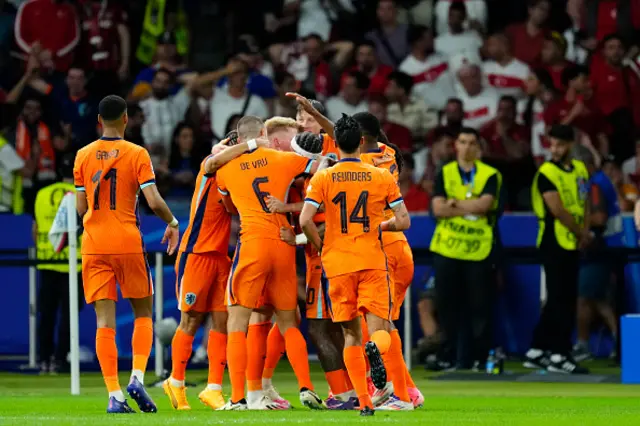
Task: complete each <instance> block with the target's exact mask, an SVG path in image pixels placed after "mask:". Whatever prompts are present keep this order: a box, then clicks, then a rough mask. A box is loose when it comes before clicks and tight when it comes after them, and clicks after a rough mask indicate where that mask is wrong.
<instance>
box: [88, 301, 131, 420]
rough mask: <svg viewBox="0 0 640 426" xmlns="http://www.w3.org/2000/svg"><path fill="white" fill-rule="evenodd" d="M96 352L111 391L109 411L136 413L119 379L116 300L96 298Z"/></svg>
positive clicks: (105, 381)
mask: <svg viewBox="0 0 640 426" xmlns="http://www.w3.org/2000/svg"><path fill="white" fill-rule="evenodd" d="M93 307H94V308H95V311H96V323H97V330H96V354H97V356H98V362H99V363H100V370H101V371H102V377H103V378H104V383H105V385H106V386H107V392H109V405H108V407H107V413H134V412H135V411H133V410H132V409H131V408H130V407H129V405H128V404H127V401H126V400H125V398H124V394H123V393H122V389H121V388H120V382H119V380H118V348H117V346H116V302H114V301H113V300H109V299H103V300H96V301H95V302H94V303H93Z"/></svg>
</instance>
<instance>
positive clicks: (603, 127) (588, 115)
mask: <svg viewBox="0 0 640 426" xmlns="http://www.w3.org/2000/svg"><path fill="white" fill-rule="evenodd" d="M575 103H576V102H575V101H574V102H569V101H567V99H566V97H563V98H560V99H558V100H557V101H555V102H553V103H552V104H550V105H549V106H548V107H547V109H546V110H545V111H544V122H545V124H546V125H547V126H550V125H552V124H558V123H560V121H561V120H562V119H564V118H565V117H566V116H567V115H568V114H569V112H571V109H572V108H573V105H574V104H575ZM584 103H585V107H586V108H585V111H584V112H583V113H582V114H581V115H580V116H578V117H577V118H575V119H574V120H573V122H571V123H569V124H571V125H573V126H574V127H576V128H578V129H580V130H582V131H583V132H585V133H586V134H588V135H589V136H590V137H591V139H592V140H593V142H594V144H595V142H596V141H595V139H594V137H595V136H597V135H598V134H600V133H609V132H610V129H609V123H607V121H606V120H605V117H604V115H603V114H602V111H601V110H600V109H599V108H598V106H597V103H596V101H595V100H594V99H593V98H591V99H589V100H585V101H584Z"/></svg>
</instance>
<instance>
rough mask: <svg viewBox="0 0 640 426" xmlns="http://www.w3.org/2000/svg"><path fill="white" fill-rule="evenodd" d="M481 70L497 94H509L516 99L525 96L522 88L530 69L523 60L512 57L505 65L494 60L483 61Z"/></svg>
mask: <svg viewBox="0 0 640 426" xmlns="http://www.w3.org/2000/svg"><path fill="white" fill-rule="evenodd" d="M482 72H483V74H484V76H485V78H486V79H487V81H488V82H489V85H490V86H491V87H493V88H494V89H496V91H497V92H498V95H500V96H504V95H509V96H513V97H515V98H516V99H521V98H523V97H524V96H525V92H524V88H525V84H526V81H527V78H528V77H529V75H530V74H531V69H530V68H529V66H528V65H527V64H525V63H524V62H522V61H519V60H518V59H515V58H514V59H512V60H511V62H509V64H508V65H507V66H502V65H500V64H499V63H497V62H496V61H485V62H484V63H483V64H482Z"/></svg>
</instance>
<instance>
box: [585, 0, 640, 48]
mask: <svg viewBox="0 0 640 426" xmlns="http://www.w3.org/2000/svg"><path fill="white" fill-rule="evenodd" d="M617 3H618V0H601V1H600V3H599V5H598V30H597V31H596V39H598V41H601V40H602V39H604V38H605V37H606V36H607V35H609V34H615V33H617V32H618V5H617ZM631 20H632V22H633V25H634V27H635V28H636V29H637V28H640V4H639V3H638V2H637V1H634V0H631ZM583 22H586V19H583Z"/></svg>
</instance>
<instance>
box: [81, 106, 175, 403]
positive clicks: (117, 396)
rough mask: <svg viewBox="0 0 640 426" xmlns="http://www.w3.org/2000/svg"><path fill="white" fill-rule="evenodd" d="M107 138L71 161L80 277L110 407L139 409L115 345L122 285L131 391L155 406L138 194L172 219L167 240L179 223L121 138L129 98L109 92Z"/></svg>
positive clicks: (145, 160)
mask: <svg viewBox="0 0 640 426" xmlns="http://www.w3.org/2000/svg"><path fill="white" fill-rule="evenodd" d="M98 111H99V115H98V121H99V123H100V125H101V126H102V137H101V138H100V139H99V140H97V141H95V142H92V143H90V144H89V145H87V146H85V147H84V148H82V149H81V150H80V151H78V154H77V155H76V160H75V165H74V180H75V185H76V189H77V195H76V200H77V209H78V213H79V214H80V216H81V217H82V220H83V224H84V233H83V236H82V279H83V286H84V294H85V298H86V301H87V303H91V304H93V306H94V308H95V311H96V318H97V327H98V328H97V332H96V354H97V356H98V361H99V362H100V369H101V370H102V375H103V377H104V381H105V384H106V386H107V390H108V392H109V405H108V408H107V412H108V413H132V412H134V411H133V410H132V409H131V408H130V407H129V405H128V404H127V402H126V400H125V399H124V395H123V393H122V391H121V389H120V383H119V380H118V349H117V347H116V301H117V300H118V293H117V285H119V287H120V292H121V293H122V296H123V297H124V298H126V299H129V302H130V303H131V307H132V309H133V314H134V317H135V320H134V328H133V338H132V341H131V345H132V349H133V368H132V373H131V380H130V382H129V385H128V386H127V392H128V393H129V395H130V396H131V397H132V398H133V399H134V400H135V401H136V403H137V404H138V406H139V408H140V410H141V411H144V412H156V411H157V407H156V405H155V403H154V402H153V400H152V399H151V397H150V396H149V394H148V393H147V391H146V390H145V388H144V372H145V370H146V367H147V361H148V359H149V354H150V352H151V346H152V344H153V322H152V320H151V315H152V312H153V282H152V280H151V271H150V269H149V265H148V264H147V259H146V253H145V248H144V242H143V239H142V234H141V233H140V227H139V219H138V195H139V193H140V191H142V193H143V194H144V196H145V198H146V200H147V202H148V204H149V207H151V209H152V210H153V211H154V213H155V214H156V215H157V216H159V217H160V218H161V219H162V220H164V221H165V222H166V223H167V224H168V225H167V229H166V231H165V233H164V237H163V239H162V242H163V243H164V242H166V241H168V242H169V244H168V247H167V252H168V253H169V254H173V253H174V252H175V250H176V248H177V246H178V238H179V236H178V221H177V220H176V218H175V217H174V216H173V214H172V213H171V210H169V208H168V207H167V205H166V203H165V202H164V200H163V199H162V197H161V196H160V194H159V193H158V189H157V188H156V185H155V175H154V172H153V166H152V165H151V158H150V157H149V153H148V152H147V150H146V149H145V148H142V147H139V146H137V145H135V144H133V143H130V142H127V141H125V140H124V139H123V137H124V130H125V127H126V125H127V121H128V116H127V104H126V102H125V101H124V99H122V98H121V97H119V96H115V95H110V96H107V97H105V98H104V99H102V101H100V105H99V107H98Z"/></svg>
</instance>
